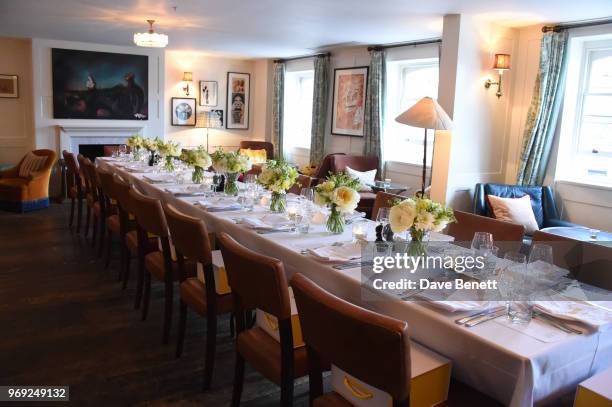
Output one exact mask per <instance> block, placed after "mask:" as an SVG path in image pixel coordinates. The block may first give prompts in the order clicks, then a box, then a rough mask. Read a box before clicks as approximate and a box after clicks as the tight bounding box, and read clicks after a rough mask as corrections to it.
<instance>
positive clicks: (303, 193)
mask: <svg viewBox="0 0 612 407" xmlns="http://www.w3.org/2000/svg"><path fill="white" fill-rule="evenodd" d="M300 197H301V199H303V200H304V201H306V202H312V201H313V200H314V189H313V188H302V189H301V190H300Z"/></svg>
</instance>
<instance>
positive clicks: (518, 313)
mask: <svg viewBox="0 0 612 407" xmlns="http://www.w3.org/2000/svg"><path fill="white" fill-rule="evenodd" d="M506 306H507V311H508V319H509V320H510V321H511V322H512V323H513V324H528V323H529V322H530V321H531V318H532V317H533V302H532V301H529V300H528V299H525V300H522V301H509V302H508V303H507V305H506Z"/></svg>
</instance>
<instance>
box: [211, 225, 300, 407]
mask: <svg viewBox="0 0 612 407" xmlns="http://www.w3.org/2000/svg"><path fill="white" fill-rule="evenodd" d="M218 242H219V245H220V246H221V252H222V254H223V262H224V264H225V270H226V272H227V276H228V279H229V283H230V286H231V287H232V295H233V299H234V313H235V315H236V327H237V337H236V371H235V376H234V391H233V395H232V406H238V405H239V404H240V397H241V393H242V385H243V382H244V364H245V360H246V361H248V362H249V364H250V365H251V366H253V367H254V368H255V369H256V370H257V371H259V372H260V373H261V374H262V375H263V376H264V377H266V378H267V379H268V380H270V381H272V382H274V383H275V384H277V385H279V386H280V387H281V405H282V406H290V405H291V404H292V402H293V380H294V378H297V377H302V376H305V375H306V373H307V371H308V368H307V363H306V350H305V349H304V347H299V348H297V349H294V347H293V333H292V330H291V302H290V298H289V289H288V287H287V279H286V277H285V270H284V267H283V264H282V263H281V262H280V260H277V259H274V258H272V257H268V256H264V255H263V254H259V253H256V252H254V251H252V250H249V249H247V248H246V247H244V246H242V245H240V244H239V243H238V242H236V241H235V240H234V239H233V238H231V237H230V236H229V235H228V234H226V233H221V234H220V235H219V238H218ZM253 309H260V310H262V311H264V312H266V313H268V314H270V315H272V316H273V317H275V318H277V320H278V331H279V337H280V343H279V342H277V341H276V340H275V339H274V338H272V337H271V336H270V335H269V334H268V333H266V332H265V331H264V330H263V329H262V328H260V327H254V328H250V329H248V328H247V324H246V314H247V312H250V311H251V310H253Z"/></svg>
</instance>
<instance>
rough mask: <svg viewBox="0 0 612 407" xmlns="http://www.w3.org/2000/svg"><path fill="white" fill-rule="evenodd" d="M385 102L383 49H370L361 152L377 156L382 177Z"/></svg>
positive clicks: (379, 173)
mask: <svg viewBox="0 0 612 407" xmlns="http://www.w3.org/2000/svg"><path fill="white" fill-rule="evenodd" d="M384 102H385V51H384V50H383V49H373V50H372V51H370V72H369V75H368V91H367V100H366V110H365V140H364V141H365V144H364V148H363V153H364V154H365V155H374V156H377V157H378V158H379V168H378V175H379V177H381V178H382V177H383V170H384V166H385V160H384V157H383V140H382V131H383V118H384Z"/></svg>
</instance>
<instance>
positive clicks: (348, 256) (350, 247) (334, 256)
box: [307, 242, 361, 262]
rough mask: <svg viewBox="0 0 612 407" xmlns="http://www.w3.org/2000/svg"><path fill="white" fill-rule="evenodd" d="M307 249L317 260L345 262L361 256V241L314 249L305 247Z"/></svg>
mask: <svg viewBox="0 0 612 407" xmlns="http://www.w3.org/2000/svg"><path fill="white" fill-rule="evenodd" d="M307 251H308V253H309V254H310V255H312V256H313V257H315V258H316V259H317V260H321V261H328V262H347V261H350V260H357V259H360V258H361V243H359V242H350V243H343V244H339V245H331V246H323V247H319V248H316V249H307Z"/></svg>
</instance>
